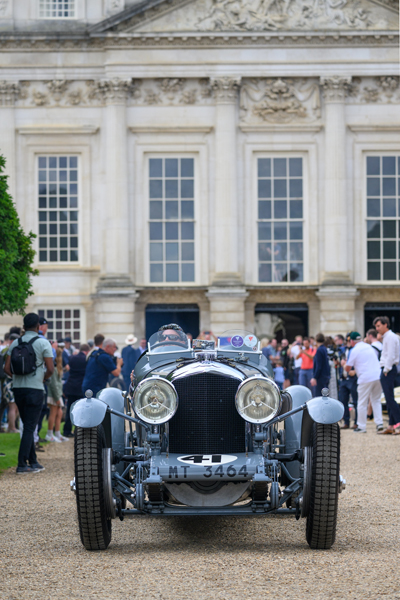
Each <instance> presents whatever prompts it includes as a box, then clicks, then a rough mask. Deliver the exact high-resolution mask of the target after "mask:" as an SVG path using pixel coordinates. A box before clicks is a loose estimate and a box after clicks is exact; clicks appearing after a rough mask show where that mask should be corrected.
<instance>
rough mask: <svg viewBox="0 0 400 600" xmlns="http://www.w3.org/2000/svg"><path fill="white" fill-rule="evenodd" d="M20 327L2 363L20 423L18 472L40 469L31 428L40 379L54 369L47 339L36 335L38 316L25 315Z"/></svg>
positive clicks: (38, 402)
mask: <svg viewBox="0 0 400 600" xmlns="http://www.w3.org/2000/svg"><path fill="white" fill-rule="evenodd" d="M24 329H25V333H24V335H23V336H22V337H20V338H19V339H18V340H14V341H13V343H12V344H11V345H10V347H9V349H8V351H7V358H6V362H5V365H4V370H5V372H6V373H7V375H9V376H10V377H12V378H13V392H14V397H15V402H16V404H17V406H18V410H19V413H20V417H21V419H22V422H23V424H24V431H23V434H22V438H21V443H20V447H19V452H18V467H17V473H18V474H23V473H36V472H38V471H42V470H43V467H42V466H41V465H40V464H39V463H38V461H37V458H36V452H35V443H34V439H33V432H34V430H35V427H36V425H37V423H38V420H39V417H40V413H41V410H42V404H43V393H44V385H43V381H44V380H45V379H48V378H49V377H51V375H52V373H53V371H54V361H53V352H52V348H51V345H50V342H49V341H48V340H46V339H44V338H43V337H40V336H39V316H38V315H36V314H35V313H29V314H27V315H25V317H24ZM27 463H28V464H27Z"/></svg>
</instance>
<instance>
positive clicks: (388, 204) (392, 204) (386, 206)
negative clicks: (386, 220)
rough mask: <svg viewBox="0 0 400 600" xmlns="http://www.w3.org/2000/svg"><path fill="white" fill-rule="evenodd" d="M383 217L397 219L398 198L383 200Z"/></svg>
mask: <svg viewBox="0 0 400 600" xmlns="http://www.w3.org/2000/svg"><path fill="white" fill-rule="evenodd" d="M383 216H384V217H395V216H396V198H384V199H383Z"/></svg>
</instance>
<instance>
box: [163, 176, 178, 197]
mask: <svg viewBox="0 0 400 600" xmlns="http://www.w3.org/2000/svg"><path fill="white" fill-rule="evenodd" d="M165 197H166V198H178V180H177V179H166V180H165Z"/></svg>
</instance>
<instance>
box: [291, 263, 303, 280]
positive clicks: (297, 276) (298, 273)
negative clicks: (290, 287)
mask: <svg viewBox="0 0 400 600" xmlns="http://www.w3.org/2000/svg"><path fill="white" fill-rule="evenodd" d="M290 281H303V265H302V264H301V263H294V264H291V265H290Z"/></svg>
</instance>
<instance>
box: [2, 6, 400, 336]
mask: <svg viewBox="0 0 400 600" xmlns="http://www.w3.org/2000/svg"><path fill="white" fill-rule="evenodd" d="M398 23H399V14H398V0H338V1H336V0H257V1H255V0H247V1H245V0H189V1H188V0H168V1H166V0H147V1H145V2H137V1H133V2H132V1H129V0H0V60H1V72H0V151H1V152H2V154H4V155H5V157H6V159H7V174H8V175H9V184H10V189H11V193H12V195H13V197H14V198H15V202H16V205H17V208H18V211H19V214H20V217H21V221H22V224H23V226H24V228H25V229H28V230H32V231H34V232H35V233H37V235H38V237H37V239H36V241H35V243H36V250H37V255H36V258H37V267H38V269H39V271H40V276H39V277H37V278H35V280H34V291H35V294H34V296H32V297H31V298H30V300H29V308H30V309H32V310H40V311H42V314H45V315H46V316H47V317H48V318H49V320H50V321H51V328H50V333H51V335H53V336H54V337H61V336H65V335H67V334H71V335H72V337H73V338H74V340H75V341H76V342H77V341H79V340H85V339H87V338H88V337H91V336H93V334H94V333H96V332H97V331H102V332H103V333H104V334H110V335H113V336H115V337H116V338H117V339H118V340H119V341H122V340H123V339H124V338H125V335H126V334H127V333H130V332H133V331H134V332H135V334H136V335H137V336H141V335H145V334H146V333H147V335H149V334H151V333H152V331H151V328H152V327H153V326H155V325H154V323H155V321H154V320H153V321H152V320H151V319H152V317H151V315H152V314H157V311H158V315H160V314H162V315H164V316H165V318H167V317H168V315H169V314H175V315H176V314H178V316H179V314H181V316H182V315H184V313H185V311H188V312H187V314H189V313H190V311H192V312H191V313H190V314H192V313H193V314H194V315H196V314H197V315H198V317H197V318H198V319H199V322H198V325H197V326H198V327H199V329H200V330H204V329H206V330H207V329H211V330H212V331H214V332H215V333H217V334H218V333H222V332H223V331H224V330H226V329H228V328H231V327H237V328H239V327H240V328H245V329H248V330H251V331H254V330H255V331H256V332H257V333H258V334H261V333H268V334H269V333H273V332H276V331H278V330H280V331H281V334H282V335H283V334H286V335H290V336H291V335H293V334H294V333H295V332H296V328H297V329H298V330H299V331H300V330H302V331H303V332H305V331H309V333H316V332H317V331H319V330H322V331H324V332H326V333H329V334H335V333H338V332H342V333H345V332H346V331H348V330H350V329H353V328H356V329H358V330H364V327H365V326H366V325H368V318H369V317H371V315H372V316H373V314H374V311H375V312H376V311H378V312H379V310H380V309H382V310H385V311H386V312H387V311H388V310H389V311H391V313H390V314H393V319H394V323H395V326H396V327H397V325H398V323H397V314H399V315H400V312H399V313H397V312H396V311H399V309H400V295H399V278H400V247H399V246H400V231H399V228H400V189H399V188H400V141H399V140H400V138H399V133H400V111H399V104H400V88H399V73H398V67H399V65H398V43H399V36H398V33H399V32H398V29H399V27H398ZM153 309H154V311H155V312H154V313H152V310H153ZM163 311H164V312H163ZM14 322H15V317H3V318H2V319H1V320H0V333H2V332H4V331H5V330H6V329H7V327H8V325H9V324H10V323H14ZM399 325H400V323H399ZM193 327H194V328H195V327H196V325H193ZM193 333H194V334H195V335H196V334H197V331H193Z"/></svg>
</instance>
